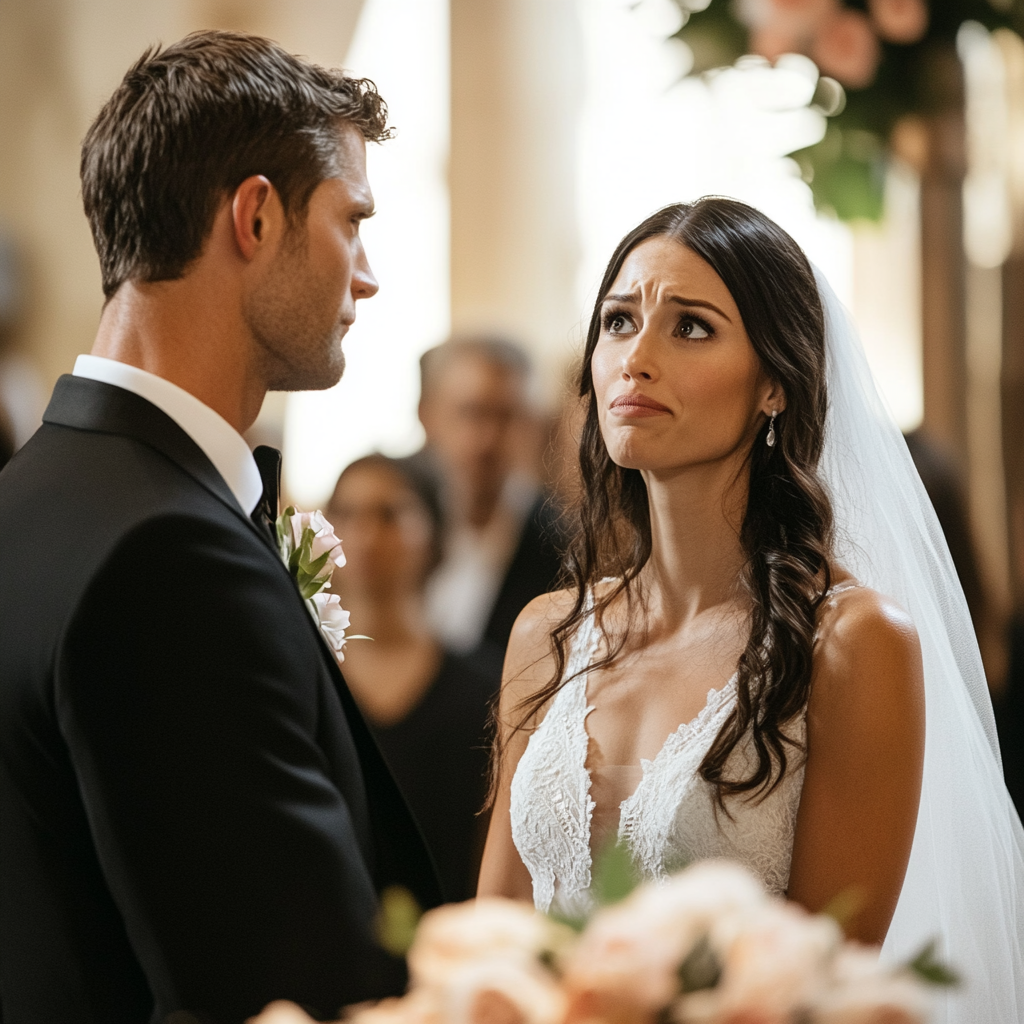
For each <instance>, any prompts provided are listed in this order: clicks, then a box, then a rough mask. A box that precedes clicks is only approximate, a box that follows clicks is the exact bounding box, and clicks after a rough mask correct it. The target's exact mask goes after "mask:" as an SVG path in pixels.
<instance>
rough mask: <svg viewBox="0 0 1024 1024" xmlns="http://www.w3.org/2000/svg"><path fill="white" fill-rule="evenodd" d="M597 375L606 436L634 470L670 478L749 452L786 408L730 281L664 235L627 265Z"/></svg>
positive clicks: (604, 332)
mask: <svg viewBox="0 0 1024 1024" xmlns="http://www.w3.org/2000/svg"><path fill="white" fill-rule="evenodd" d="M591 370H592V373H593V380H594V390H595V393H596V396H597V407H598V416H599V422H600V425H601V433H602V435H603V437H604V441H605V444H606V445H607V447H608V452H609V454H610V455H611V458H612V460H613V461H614V462H615V463H617V464H618V465H620V466H623V467H625V468H627V469H640V470H649V471H651V472H659V471H660V472H670V471H672V470H677V469H682V468H685V467H687V466H692V465H698V464H706V463H710V462H715V461H719V460H722V459H727V458H729V457H730V456H734V455H736V454H737V453H745V451H746V448H747V447H748V446H749V445H750V444H751V443H752V442H753V439H754V436H755V434H756V432H757V429H758V427H759V426H760V425H761V424H762V423H763V422H764V416H766V415H770V414H771V411H772V409H776V410H777V411H779V412H781V411H782V408H783V405H784V402H783V401H782V396H781V394H780V393H779V392H778V389H777V388H776V387H775V386H773V384H772V382H771V381H770V380H769V379H768V378H767V376H766V374H765V373H764V371H763V370H762V368H761V364H760V361H759V360H758V358H757V354H756V353H755V352H754V348H753V346H752V345H751V343H750V339H749V337H748V336H747V332H746V329H745V328H744V326H743V321H742V319H741V318H740V312H739V310H738V309H737V307H736V303H735V302H734V301H733V297H732V295H731V294H730V293H729V289H728V288H726V286H725V284H724V283H723V281H722V279H721V278H720V277H719V276H718V274H716V273H715V271H714V270H712V268H711V267H710V265H709V264H707V263H706V262H705V261H704V260H703V259H701V258H700V257H699V256H698V255H697V254H696V253H695V252H693V251H692V250H691V249H688V248H686V247H685V246H684V245H682V244H680V243H679V242H676V241H674V240H672V239H670V238H665V237H656V238H651V239H648V240H647V241H646V242H642V243H641V244H640V245H638V246H637V247H636V248H635V249H634V250H633V251H632V252H631V253H630V254H629V256H627V257H626V260H625V262H624V263H623V265H622V269H621V270H620V271H619V274H618V276H617V277H616V278H615V282H614V283H613V285H612V287H611V289H610V290H609V292H608V295H607V296H606V297H605V299H604V302H603V304H602V307H601V334H600V338H599V340H598V342H597V346H596V347H595V349H594V354H593V356H592V359H591Z"/></svg>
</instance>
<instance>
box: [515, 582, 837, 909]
mask: <svg viewBox="0 0 1024 1024" xmlns="http://www.w3.org/2000/svg"><path fill="white" fill-rule="evenodd" d="M842 589H847V587H846V586H845V585H844V586H843V587H842ZM837 590H838V588H837ZM599 640H600V632H599V630H598V629H597V628H596V626H595V623H594V616H593V614H588V615H587V617H586V618H585V619H584V621H583V623H582V624H581V625H580V629H579V631H578V633H577V635H576V637H575V639H574V642H573V644H572V647H571V649H570V651H569V657H568V659H567V665H566V678H568V680H569V681H568V682H567V683H566V684H565V685H564V686H563V687H562V688H561V689H560V690H559V691H558V693H557V694H556V695H555V697H554V698H553V700H552V702H551V706H550V707H549V709H548V712H547V714H546V715H545V717H544V719H543V721H542V722H541V723H540V725H539V726H538V727H537V729H536V731H535V732H534V733H533V735H532V736H531V737H530V740H529V742H528V744H527V747H526V750H525V752H524V753H523V756H522V758H521V759H520V761H519V764H518V766H517V768H516V772H515V775H514V776H513V778H512V786H511V808H510V810H511V819H512V820H511V823H512V838H513V841H514V842H515V845H516V849H517V850H518V852H519V856H520V857H521V858H522V861H523V863H524V864H525V865H526V867H527V869H528V870H529V872H530V876H531V878H532V879H533V897H534V904H535V905H536V907H537V908H538V909H539V910H542V911H548V910H550V909H555V910H556V911H558V912H560V913H563V914H567V915H574V916H575V915H580V914H584V913H586V912H587V911H588V910H589V909H590V908H591V907H592V906H593V898H592V896H591V894H590V891H589V890H590V884H591V853H590V828H591V821H592V818H593V812H594V801H593V798H592V797H591V795H590V786H591V779H590V772H589V771H588V769H587V754H588V749H589V743H590V737H589V735H588V733H587V730H586V719H587V715H589V714H590V712H591V711H593V710H594V709H593V707H592V706H591V705H589V704H588V703H587V671H586V670H587V668H588V666H589V665H590V664H591V663H592V662H593V659H594V656H595V654H596V651H597V645H598V642H599ZM574 675H575V678H573V676H574ZM735 699H736V677H735V676H733V678H732V679H730V680H729V682H728V683H726V684H725V685H724V686H723V687H722V688H721V690H714V689H712V690H710V691H709V693H708V699H707V703H706V704H705V706H704V708H703V710H702V711H701V712H700V714H699V715H698V716H697V717H696V718H695V719H693V720H692V721H690V722H684V723H683V724H682V725H680V726H679V728H678V729H676V731H675V732H673V733H672V734H671V735H670V736H669V737H668V739H667V740H666V741H665V743H664V745H663V746H662V748H661V750H660V751H659V752H658V754H657V756H656V757H655V758H654V760H653V761H651V760H647V759H644V760H643V761H642V762H641V769H642V775H641V779H640V783H639V784H638V786H637V788H636V791H635V792H634V793H633V795H632V796H630V797H629V798H627V799H626V800H624V801H623V802H622V804H621V809H620V822H619V836H620V838H621V839H623V840H624V841H625V842H626V843H628V845H629V847H630V849H631V850H632V852H633V855H634V858H635V861H636V864H637V867H638V868H639V869H640V871H641V873H642V875H643V876H644V877H645V878H649V879H659V878H664V877H665V876H666V875H667V874H668V872H670V871H671V870H673V869H674V868H675V867H677V866H681V865H682V864H683V863H687V862H690V861H694V860H703V859H705V858H708V857H731V858H733V859H734V860H738V861H740V862H742V863H745V864H747V865H748V866H749V867H750V868H751V870H753V871H754V872H755V873H756V874H757V875H758V876H759V877H760V878H761V879H762V880H763V881H764V883H765V885H766V886H767V887H768V889H769V890H771V891H773V892H776V893H783V892H785V890H786V886H787V885H788V882H789V865H790V860H791V858H792V852H793V834H794V829H795V826H796V814H797V809H798V807H799V803H800V793H801V790H802V788H803V774H804V773H803V763H802V759H799V758H797V757H794V760H793V761H792V762H791V764H790V767H789V769H788V770H787V772H786V775H785V776H784V777H783V779H782V781H781V782H780V783H779V784H778V786H776V788H775V789H774V790H773V791H772V792H771V793H770V794H769V795H768V796H767V797H765V798H764V799H762V800H760V801H751V800H744V799H737V800H734V801H731V802H730V804H729V811H730V814H731V817H730V815H729V814H723V813H721V812H720V810H719V809H718V808H717V806H716V801H715V792H714V789H713V787H711V786H710V785H708V783H706V782H705V781H704V779H702V778H701V777H700V776H699V775H698V773H697V770H698V768H699V766H700V763H701V762H702V761H703V759H704V756H705V754H706V753H707V751H708V750H709V749H710V747H711V744H712V742H713V741H714V738H715V737H716V736H717V735H718V732H719V730H720V729H721V727H722V724H723V723H724V722H725V720H726V718H727V717H728V715H729V713H730V712H731V710H732V707H733V705H734V702H735ZM787 731H788V733H789V735H790V736H791V738H792V739H793V740H794V741H796V742H797V743H800V744H802V743H803V742H804V739H805V736H806V721H805V718H804V716H803V715H801V716H800V718H798V719H797V720H795V721H794V722H793V723H792V724H791V725H790V726H789V728H788V730H787ZM754 758H755V754H754V751H753V749H752V745H751V743H750V740H749V737H748V738H747V739H746V740H745V741H741V742H740V743H739V744H738V745H737V747H736V748H735V750H734V751H733V753H732V756H731V757H730V760H729V763H728V765H727V766H726V769H727V771H728V772H729V774H733V773H736V772H745V771H746V770H747V769H748V767H749V766H752V764H753V759H754Z"/></svg>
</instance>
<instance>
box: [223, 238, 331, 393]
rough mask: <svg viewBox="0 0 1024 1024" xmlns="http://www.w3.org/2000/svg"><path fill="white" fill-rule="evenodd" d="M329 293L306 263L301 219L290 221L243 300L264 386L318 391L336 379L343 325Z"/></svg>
mask: <svg viewBox="0 0 1024 1024" xmlns="http://www.w3.org/2000/svg"><path fill="white" fill-rule="evenodd" d="M333 298H334V289H332V288H330V287H329V286H328V285H327V283H325V282H324V281H323V280H320V279H318V278H317V275H316V273H315V268H313V267H311V266H310V256H309V247H308V244H307V239H306V235H305V227H304V225H302V224H295V225H293V226H292V227H291V229H290V230H289V235H288V239H287V241H286V243H285V244H284V245H283V246H282V251H281V253H280V255H279V256H278V258H277V259H276V260H275V261H274V267H273V270H272V272H271V273H270V274H269V275H268V276H267V280H266V281H265V282H264V283H263V285H262V286H261V287H260V288H259V289H257V290H254V291H253V292H251V293H249V294H248V295H247V296H246V297H245V299H244V300H243V308H242V315H243V316H244V318H245V321H246V325H247V326H248V328H249V330H250V331H251V333H252V336H253V339H254V341H255V343H256V347H257V357H258V359H259V361H260V363H261V364H262V366H263V370H264V373H265V376H266V380H267V386H268V390H270V391H322V390H325V389H326V388H330V387H333V386H334V385H335V384H337V383H338V381H339V380H341V377H342V374H343V373H344V372H345V355H344V353H343V352H342V350H341V343H342V339H343V338H344V336H345V333H346V332H347V330H348V325H347V324H346V323H345V322H344V319H343V317H342V316H340V315H339V313H338V310H337V305H336V303H335V302H333V301H332V299H333Z"/></svg>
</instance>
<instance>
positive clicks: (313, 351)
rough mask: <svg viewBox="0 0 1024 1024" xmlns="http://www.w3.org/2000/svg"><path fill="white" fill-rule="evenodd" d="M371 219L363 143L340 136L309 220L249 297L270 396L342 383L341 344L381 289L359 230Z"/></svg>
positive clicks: (346, 130)
mask: <svg viewBox="0 0 1024 1024" xmlns="http://www.w3.org/2000/svg"><path fill="white" fill-rule="evenodd" d="M372 214H373V195H372V193H371V191H370V184H369V182H368V181H367V178H366V144H365V142H364V140H363V137H362V135H360V133H359V131H358V130H357V129H355V128H354V127H351V126H345V127H343V128H342V129H341V130H340V133H339V145H338V158H337V167H336V174H335V175H334V176H332V177H330V178H328V179H326V180H325V181H322V182H320V184H319V185H317V187H316V189H315V190H314V191H313V194H312V196H311V197H310V200H309V206H308V208H307V211H306V215H305V218H304V220H303V219H297V220H296V222H295V223H294V224H292V225H291V226H290V227H289V229H288V231H287V233H286V234H285V235H284V237H283V238H282V240H281V243H280V247H279V249H278V252H277V254H276V256H275V258H274V259H273V260H272V261H271V262H270V263H269V264H268V265H267V268H266V270H265V272H264V273H263V274H262V276H261V278H260V280H259V281H258V282H256V285H255V287H254V288H252V289H251V291H250V292H249V294H248V295H247V296H246V300H245V310H244V313H245V317H246V321H247V324H248V326H249V329H250V331H251V332H252V335H253V337H254V339H255V341H256V344H257V345H258V346H259V348H260V349H261V350H262V355H263V357H264V359H263V362H264V364H265V365H266V366H267V368H268V372H267V376H268V378H269V388H270V390H272V391H307V390H312V391H315V390H322V389H324V388H329V387H332V386H333V385H335V384H337V383H338V381H339V380H340V379H341V375H342V373H343V371H344V369H345V356H344V354H343V353H342V350H341V343H342V340H343V339H344V337H345V334H346V333H347V332H348V329H349V327H350V326H351V325H352V324H353V322H354V321H355V318H356V302H357V301H358V300H359V299H367V298H370V297H371V296H372V295H374V294H375V293H376V292H377V281H376V279H375V278H374V276H373V272H372V271H371V270H370V264H369V261H368V260H367V257H366V251H365V250H364V248H363V242H362V239H361V238H360V234H359V229H360V225H361V223H362V221H364V220H365V219H366V218H367V217H370V216H371V215H372Z"/></svg>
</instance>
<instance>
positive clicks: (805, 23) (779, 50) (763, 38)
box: [737, 0, 837, 62]
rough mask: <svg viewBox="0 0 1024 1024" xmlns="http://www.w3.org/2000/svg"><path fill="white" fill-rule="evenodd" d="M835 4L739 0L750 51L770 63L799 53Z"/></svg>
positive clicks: (823, 0)
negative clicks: (747, 32) (785, 54)
mask: <svg viewBox="0 0 1024 1024" xmlns="http://www.w3.org/2000/svg"><path fill="white" fill-rule="evenodd" d="M836 2H837V0H739V4H738V8H737V12H738V15H739V18H740V20H741V21H742V22H743V23H744V24H745V25H746V26H747V27H748V28H749V29H750V49H751V50H752V51H753V52H754V53H757V54H760V55H761V56H762V57H766V58H767V59H768V60H770V61H773V62H774V61H776V60H778V59H779V57H781V56H782V55H783V54H784V53H802V52H803V51H804V50H806V48H807V46H808V45H809V43H810V41H811V39H812V37H813V36H814V34H815V32H816V31H817V30H818V28H819V26H821V25H822V24H823V23H824V22H826V21H827V20H828V19H829V18H830V17H832V16H833V15H834V14H835V12H836Z"/></svg>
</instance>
